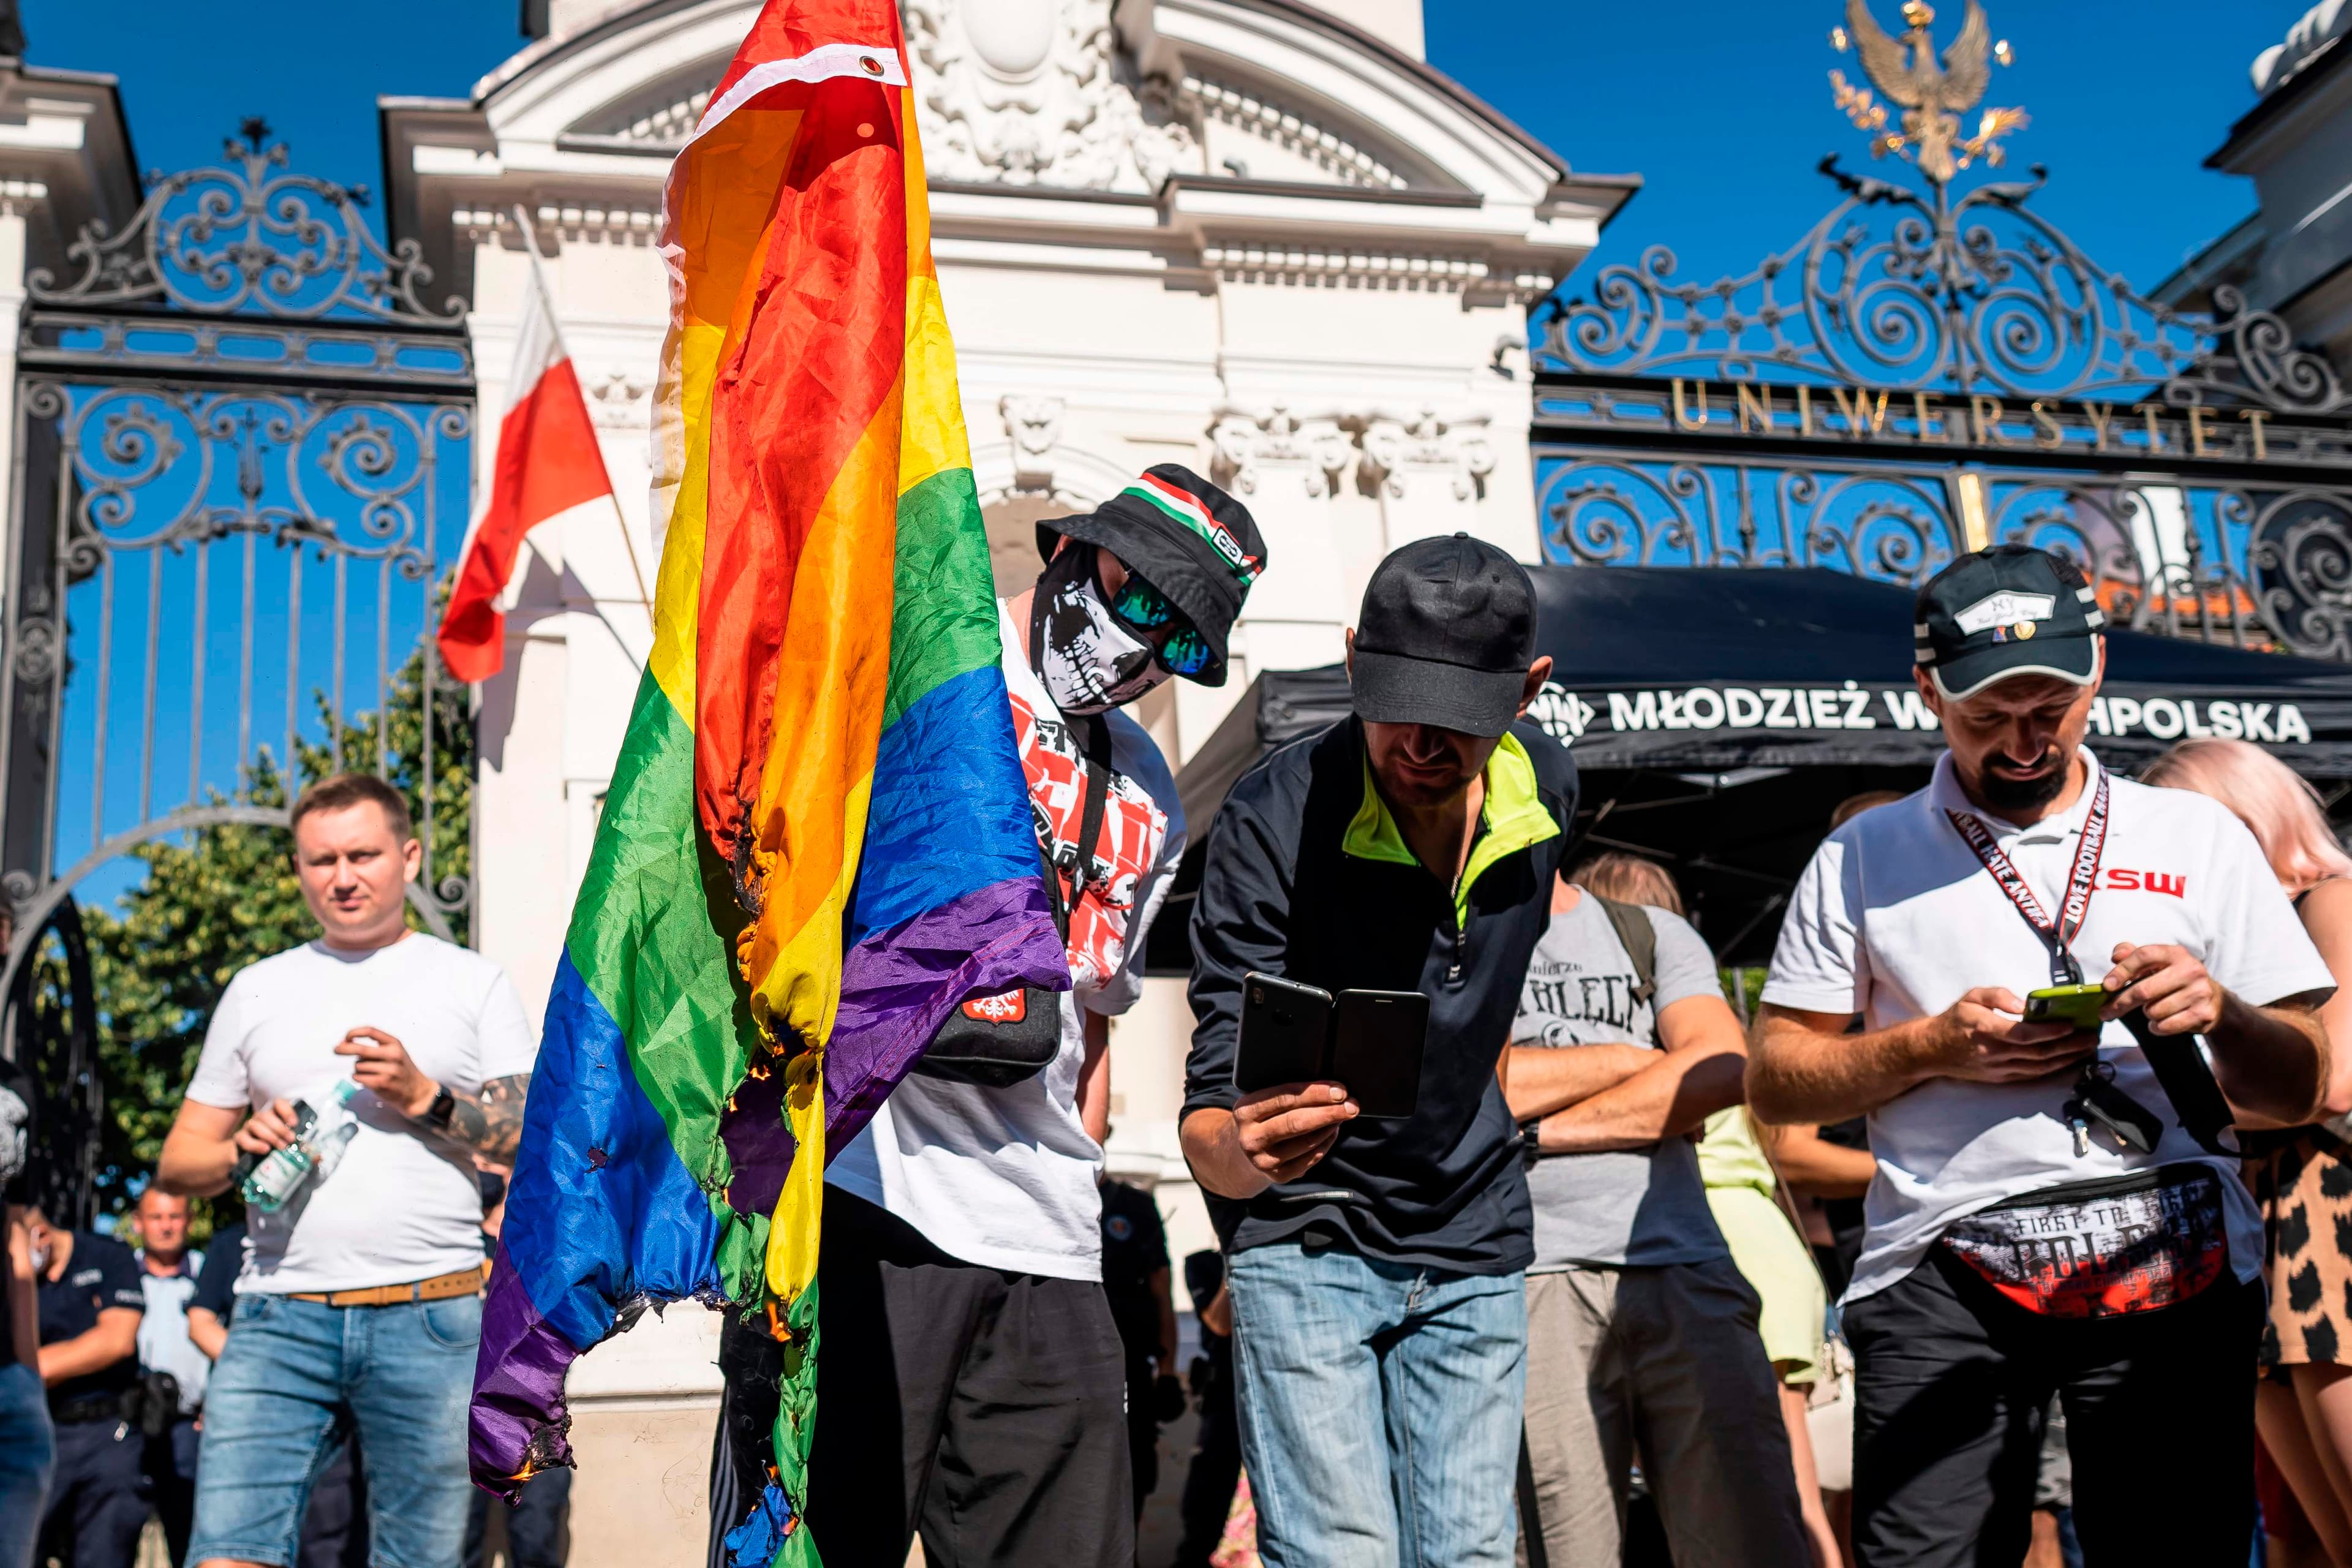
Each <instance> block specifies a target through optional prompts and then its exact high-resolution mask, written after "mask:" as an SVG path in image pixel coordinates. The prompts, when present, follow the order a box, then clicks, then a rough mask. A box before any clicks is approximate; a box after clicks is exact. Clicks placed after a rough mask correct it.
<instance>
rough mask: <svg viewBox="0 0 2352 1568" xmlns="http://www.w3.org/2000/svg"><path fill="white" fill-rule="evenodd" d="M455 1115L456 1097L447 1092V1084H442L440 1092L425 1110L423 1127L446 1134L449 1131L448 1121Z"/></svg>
mask: <svg viewBox="0 0 2352 1568" xmlns="http://www.w3.org/2000/svg"><path fill="white" fill-rule="evenodd" d="M456 1114H457V1096H456V1095H454V1094H451V1093H450V1092H449V1086H448V1085H447V1084H443V1085H442V1086H441V1091H440V1092H439V1093H438V1094H436V1095H435V1096H434V1097H433V1103H432V1104H431V1105H429V1106H427V1107H425V1116H424V1121H425V1126H427V1127H430V1128H431V1129H433V1131H436V1132H446V1131H449V1119H450V1118H451V1117H452V1116H455V1115H456Z"/></svg>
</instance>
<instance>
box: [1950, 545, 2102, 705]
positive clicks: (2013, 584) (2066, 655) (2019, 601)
mask: <svg viewBox="0 0 2352 1568" xmlns="http://www.w3.org/2000/svg"><path fill="white" fill-rule="evenodd" d="M1912 621H1913V626H1912V634H1913V639H1914V643H1913V647H1914V653H1915V657H1916V658H1917V660H1918V664H1919V668H1922V669H1924V670H1926V671H1927V673H1928V676H1929V677H1930V678H1931V679H1933V680H1934V681H1935V683H1936V689H1937V690H1938V691H1940V692H1942V693H1943V695H1944V696H1945V697H1946V698H1947V699H1948V700H1952V701H1961V700H1966V699H1968V698H1970V697H1973V696H1975V695H1976V694H1977V693H1978V692H1979V691H1982V690H1983V689H1985V688H1986V687H1988V686H1991V685H1993V684H1995V683H1996V682H1998V681H2002V680H2009V679H2015V678H2017V677H2020V676H2027V675H2042V676H2050V677H2053V678H2054V679H2059V680H2064V681H2069V682H2071V683H2073V684H2074V685H2076V686H2088V685H2089V684H2091V682H2092V681H2094V680H2095V679H2098V674H2099V646H2098V642H2099V633H2100V632H2101V631H2103V630H2105V626H2106V624H2107V617H2106V616H2105V614H2104V613H2102V612H2101V610H2100V609H2099V602H2098V595H2097V594H2096V592H2095V590H2093V588H2092V587H2091V584H2090V583H2089V581H2088V580H2087V579H2086V578H2084V575H2083V574H2082V571H2081V570H2080V569H2079V568H2078V567H2076V566H2075V564H2074V563H2073V562H2072V561H2069V560H2067V559H2066V558H2065V557H2064V556H2063V555H2055V554H2053V553H2052V552H2049V551H2046V550H2037V549H2034V548H2032V546H2030V545H2023V544H2003V545H1998V546H1995V547H1994V548H1992V549H1990V550H1979V551H1972V552H1969V554H1966V555H1963V556H1961V557H1960V558H1959V559H1958V560H1956V561H1954V562H1953V563H1951V564H1950V565H1949V566H1947V567H1945V568H1944V569H1943V570H1942V571H1941V572H1938V573H1937V574H1936V575H1935V576H1933V577H1931V578H1929V579H1928V581H1927V585H1926V586H1925V587H1923V588H1921V589H1920V590H1919V597H1918V602H1917V604H1916V607H1915V610H1914V613H1913V616H1912Z"/></svg>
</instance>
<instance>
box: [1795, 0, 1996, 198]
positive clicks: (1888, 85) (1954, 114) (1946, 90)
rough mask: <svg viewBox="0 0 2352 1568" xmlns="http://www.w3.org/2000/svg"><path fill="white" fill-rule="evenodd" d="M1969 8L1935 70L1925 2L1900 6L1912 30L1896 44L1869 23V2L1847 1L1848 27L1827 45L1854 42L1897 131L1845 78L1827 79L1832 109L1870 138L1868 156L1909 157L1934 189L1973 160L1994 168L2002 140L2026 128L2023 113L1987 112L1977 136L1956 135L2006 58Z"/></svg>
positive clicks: (1881, 108) (1977, 9) (1972, 0)
mask: <svg viewBox="0 0 2352 1568" xmlns="http://www.w3.org/2000/svg"><path fill="white" fill-rule="evenodd" d="M1968 4H1969V8H1968V13H1967V15H1966V16H1963V17H1962V18H1961V20H1960V35H1959V37H1957V38H1954V39H1953V40H1952V45H1951V47H1949V48H1948V49H1946V50H1945V51H1944V55H1943V60H1942V63H1941V64H1940V65H1939V64H1938V63H1937V58H1936V40H1935V38H1934V37H1933V36H1932V35H1930V34H1929V32H1928V31H1927V29H1928V27H1929V26H1930V25H1931V24H1933V23H1934V21H1935V20H1936V13H1935V11H1934V9H1933V8H1932V7H1930V6H1928V5H1924V4H1922V0H1909V3H1908V4H1906V5H1905V6H1904V7H1903V20H1904V21H1905V22H1906V23H1908V24H1909V27H1908V28H1907V30H1906V32H1905V33H1904V35H1903V36H1902V37H1900V38H1896V37H1890V36H1888V34H1887V33H1886V31H1885V29H1884V28H1882V27H1880V26H1879V25H1878V24H1877V23H1876V22H1875V21H1874V20H1873V19H1872V18H1871V15H1870V6H1869V5H1868V4H1867V0H1845V26H1843V27H1838V28H1835V29H1832V32H1831V34H1830V42H1831V44H1832V45H1833V46H1834V47H1836V48H1837V49H1838V50H1839V52H1841V53H1843V52H1844V50H1845V49H1846V47H1848V45H1849V43H1851V45H1852V47H1853V49H1854V50H1855V51H1856V52H1857V53H1859V54H1860V55H1861V56H1862V68H1863V69H1864V71H1865V72H1867V73H1868V74H1869V76H1870V79H1871V80H1872V81H1873V82H1874V83H1876V84H1877V87H1878V90H1879V91H1880V92H1882V93H1884V94H1885V95H1886V100H1887V102H1888V103H1891V104H1894V105H1895V107H1896V108H1898V109H1900V110H1903V120H1902V129H1901V130H1899V131H1889V130H1888V129H1887V128H1886V107H1885V104H1881V103H1879V102H1878V101H1877V100H1874V98H1872V96H1871V93H1870V89H1868V88H1865V87H1856V86H1854V85H1853V83H1851V82H1848V81H1847V80H1846V79H1845V73H1844V72H1843V71H1832V72H1830V85H1831V87H1832V89H1834V90H1835V93H1836V97H1837V106H1838V107H1839V108H1840V109H1843V110H1845V112H1846V116H1847V118H1848V119H1850V120H1852V121H1853V122H1854V124H1855V125H1856V126H1858V127H1860V128H1861V129H1862V130H1864V131H1867V132H1872V133H1873V134H1872V140H1871V143H1870V153H1871V156H1872V157H1874V158H1883V157H1885V155H1886V154H1887V153H1895V155H1896V156H1898V157H1902V158H1907V159H1909V160H1910V161H1911V162H1913V163H1916V164H1918V165H1919V172H1920V173H1921V174H1925V175H1927V178H1929V179H1930V180H1933V181H1934V182H1936V184H1939V185H1940V184H1945V183H1946V182H1948V180H1950V179H1951V177H1952V176H1953V175H1954V174H1958V173H1959V171H1961V170H1962V169H1965V168H1967V167H1968V166H1969V163H1971V162H1973V161H1974V160H1976V159H1978V158H1982V159H1983V160H1984V161H1985V162H1986V163H1990V164H1994V165H1996V166H1998V165H1999V164H2000V161H2001V146H2000V138H2001V137H2002V136H2004V135H2006V134H2007V133H2009V132H2011V131H2017V130H2021V129H2022V128H2023V127H2024V125H2025V111H2024V110H2021V109H1988V110H1985V111H1984V115H1983V118H1982V119H1980V120H1979V121H1978V122H1977V133H1976V134H1975V135H1973V136H1969V137H1966V138H1963V137H1962V136H1961V134H1960V129H1961V125H1960V116H1961V114H1962V113H1964V112H1965V111H1967V110H1970V109H1973V108H1975V107H1976V106H1977V103H1978V101H1979V100H1981V99H1982V98H1983V97H1984V95H1985V89H1986V87H1987V86H1989V85H1990V83H1991V80H1992V64H1993V62H1994V61H1995V60H1999V61H2000V63H2001V64H2002V65H2007V64H2009V63H2010V58H2011V57H2010V50H2009V42H2008V40H2007V39H2003V40H2002V41H2001V42H2000V43H1998V44H1996V43H1994V42H1993V41H1992V28H1991V26H1990V25H1989V24H1987V22H1986V21H1985V14H1984V7H1983V6H1982V5H1979V4H1977V0H1968Z"/></svg>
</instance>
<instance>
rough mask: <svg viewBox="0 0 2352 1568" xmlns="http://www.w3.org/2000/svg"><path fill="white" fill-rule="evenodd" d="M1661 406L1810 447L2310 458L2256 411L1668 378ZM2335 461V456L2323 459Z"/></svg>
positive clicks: (1678, 415)
mask: <svg viewBox="0 0 2352 1568" xmlns="http://www.w3.org/2000/svg"><path fill="white" fill-rule="evenodd" d="M1673 383H1674V390H1673V393H1672V402H1671V404H1670V405H1669V407H1670V409H1671V413H1672V417H1673V420H1674V426H1675V429H1676V430H1681V431H1697V430H1705V431H1707V432H1709V433H1711V434H1717V435H1724V434H1738V435H1742V436H1796V437H1804V438H1807V439H1811V440H1831V441H1840V440H1843V441H1908V442H1910V443H1913V444H1915V445H1919V446H1934V447H2034V448H2039V449H2040V450H2042V451H2045V452H2055V451H2063V450H2070V449H2071V450H2074V451H2079V452H2118V453H2124V452H2128V453H2136V454H2149V455H2154V454H2157V453H2162V454H2165V455H2166V456H2168V457H2170V458H2214V459H2219V460H2221V461H2236V462H2248V461H2252V462H2257V463H2263V462H2269V461H2271V460H2273V458H2289V459H2292V458H2296V457H2298V456H2300V457H2303V458H2305V460H2308V459H2309V458H2311V457H2313V456H2318V455H2319V454H2315V453H2300V452H2298V451H2297V450H2295V449H2294V448H2293V447H2289V448H2287V449H2285V450H2280V449H2277V448H2278V447H2279V442H2280V436H2279V433H2278V432H2276V431H2273V430H2271V429H2269V428H2268V425H2269V422H2270V419H2271V413H2270V411H2269V410H2268V409H2263V408H2244V409H2227V408H2206V407H2196V406H2190V407H2176V406H2174V405H2169V404H2161V403H2133V404H2121V403H2097V402H2093V401H2091V400H2089V399H2084V398H2071V399H2069V398H2054V397H2053V398H2039V397H2037V398H2032V399H2030V400H2028V401H2025V402H2022V403H2011V402H2010V401H2007V400H2005V399H2002V398H1999V397H1989V396H1987V395H1984V394H1982V393H1975V394H1969V395H1961V394H1958V393H1942V392H1886V391H1883V390H1879V389H1875V388H1872V389H1864V388H1862V387H1849V386H1832V387H1815V386H1804V385H1786V384H1773V383H1769V382H1748V381H1741V382H1734V383H1732V384H1731V396H1730V397H1729V398H1728V399H1727V398H1725V397H1724V396H1723V394H1722V390H1721V385H1720V384H1714V385H1710V384H1708V383H1707V382H1705V381H1691V380H1685V378H1684V377H1682V376H1675V377H1674V378H1673ZM2327 458H2333V460H2335V461H2338V462H2340V461H2343V460H2344V458H2343V457H2342V456H2340V455H2337V454H2335V453H2329V454H2327V455H2326V458H2323V460H2327Z"/></svg>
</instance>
